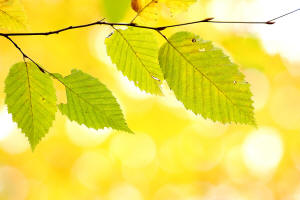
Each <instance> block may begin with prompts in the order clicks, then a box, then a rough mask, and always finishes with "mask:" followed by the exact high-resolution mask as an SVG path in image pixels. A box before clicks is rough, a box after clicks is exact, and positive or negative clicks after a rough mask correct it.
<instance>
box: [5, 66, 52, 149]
mask: <svg viewBox="0 0 300 200" xmlns="http://www.w3.org/2000/svg"><path fill="white" fill-rule="evenodd" d="M5 93H6V99H5V103H6V104H7V107H8V112H9V113H11V114H12V117H13V121H15V122H16V123H17V124H18V127H19V128H21V129H22V132H23V133H25V135H26V137H27V138H28V139H29V142H30V144H31V147H32V149H34V148H35V146H36V145H37V144H38V143H39V141H40V140H41V138H42V137H44V136H45V135H46V133H47V132H48V130H49V128H50V127H51V126H52V123H53V120H54V119H55V113H56V109H57V106H56V95H55V89H54V87H53V83H52V80H51V78H50V77H49V76H48V75H47V74H44V73H42V72H41V71H40V70H39V69H38V67H37V66H36V65H34V64H33V63H18V64H15V65H14V66H12V67H11V69H10V72H9V74H8V76H7V78H6V80H5Z"/></svg>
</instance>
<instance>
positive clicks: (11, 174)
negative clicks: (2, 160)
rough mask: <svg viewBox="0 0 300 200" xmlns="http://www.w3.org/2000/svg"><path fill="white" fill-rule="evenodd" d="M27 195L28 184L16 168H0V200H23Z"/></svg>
mask: <svg viewBox="0 0 300 200" xmlns="http://www.w3.org/2000/svg"><path fill="white" fill-rule="evenodd" d="M27 193H28V182H27V179H26V178H25V177H24V175H23V174H22V173H21V172H20V171H19V170H18V169H16V168H13V167H10V166H0V199H3V200H4V199H7V200H8V199H9V200H23V199H26V197H27Z"/></svg>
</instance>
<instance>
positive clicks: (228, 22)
mask: <svg viewBox="0 0 300 200" xmlns="http://www.w3.org/2000/svg"><path fill="white" fill-rule="evenodd" d="M146 6H147V5H146ZM297 11H300V9H296V10H294V11H292V12H288V13H286V14H284V15H281V16H279V17H276V18H273V19H271V20H268V21H214V20H213V19H214V18H205V19H203V20H198V21H193V22H187V23H181V24H174V25H167V26H159V27H152V26H142V25H137V24H135V23H110V22H105V21H103V20H104V19H101V20H99V21H96V22H93V23H88V24H83V25H78V26H68V27H66V28H62V29H58V30H55V31H49V32H31V33H0V36H3V37H7V36H37V35H44V36H47V35H53V34H59V33H61V32H64V31H68V30H73V29H81V28H86V27H90V26H95V25H107V26H127V27H136V28H144V29H151V30H159V31H162V30H165V29H167V28H173V27H180V26H187V25H192V24H200V23H220V24H221V23H223V24H269V25H271V24H274V23H275V21H276V20H277V19H279V18H283V17H285V16H287V15H290V14H292V13H295V12H297Z"/></svg>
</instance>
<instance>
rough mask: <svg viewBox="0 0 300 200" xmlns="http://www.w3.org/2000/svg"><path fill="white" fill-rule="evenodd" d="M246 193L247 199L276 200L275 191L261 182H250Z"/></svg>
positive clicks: (245, 190)
mask: <svg viewBox="0 0 300 200" xmlns="http://www.w3.org/2000/svg"><path fill="white" fill-rule="evenodd" d="M244 194H245V196H247V199H255V200H274V199H275V198H274V195H273V192H272V191H271V190H270V189H269V188H268V187H267V186H265V185H263V184H261V183H257V182H254V183H249V184H248V185H245V188H244Z"/></svg>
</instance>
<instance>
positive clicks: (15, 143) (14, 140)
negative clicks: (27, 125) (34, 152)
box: [0, 129, 30, 154]
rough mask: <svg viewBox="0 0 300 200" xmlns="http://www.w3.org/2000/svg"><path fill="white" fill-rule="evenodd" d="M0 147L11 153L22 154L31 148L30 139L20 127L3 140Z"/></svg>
mask: <svg viewBox="0 0 300 200" xmlns="http://www.w3.org/2000/svg"><path fill="white" fill-rule="evenodd" d="M0 147H1V148H2V149H3V150H4V151H5V152H7V153H9V154H21V153H23V152H25V151H27V150H29V149H30V145H29V142H28V139H27V138H26V136H25V134H24V133H22V132H21V130H20V129H14V130H13V131H12V133H11V134H10V135H9V136H8V137H6V138H5V139H4V140H3V141H0Z"/></svg>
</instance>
